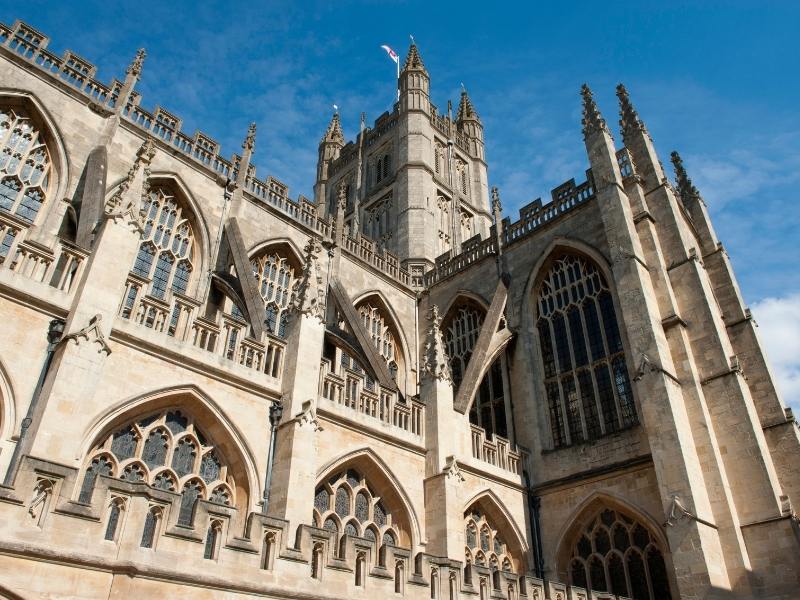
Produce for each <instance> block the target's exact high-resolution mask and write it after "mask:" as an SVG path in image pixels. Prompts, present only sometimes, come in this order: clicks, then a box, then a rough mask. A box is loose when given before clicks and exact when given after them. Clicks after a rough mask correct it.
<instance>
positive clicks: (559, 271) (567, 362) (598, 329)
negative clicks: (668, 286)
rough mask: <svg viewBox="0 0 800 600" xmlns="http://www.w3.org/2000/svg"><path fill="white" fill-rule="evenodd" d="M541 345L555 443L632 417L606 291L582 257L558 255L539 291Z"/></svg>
mask: <svg viewBox="0 0 800 600" xmlns="http://www.w3.org/2000/svg"><path fill="white" fill-rule="evenodd" d="M537 309H538V321H537V329H538V332H539V344H540V349H541V354H542V362H543V369H544V376H545V382H544V384H545V391H546V395H547V402H548V409H549V414H550V427H551V432H552V436H553V444H554V446H555V447H560V446H565V445H568V444H570V443H576V442H581V441H585V440H589V439H593V438H596V437H599V436H601V435H605V434H608V433H612V432H614V431H617V430H619V429H621V428H623V427H627V426H629V425H631V424H633V423H636V421H637V417H636V410H635V407H634V402H633V393H632V390H631V386H630V381H629V379H628V371H627V366H626V363H625V353H624V350H623V347H622V338H621V336H620V332H619V328H618V325H617V318H616V314H615V310H614V303H613V299H612V297H611V291H610V289H609V287H608V284H607V282H606V280H605V277H604V276H603V275H602V273H600V271H599V270H598V269H597V267H596V266H595V265H594V264H592V263H590V262H589V261H587V260H585V259H584V258H582V257H579V256H576V255H572V254H568V255H565V256H562V257H560V258H557V259H556V260H555V261H554V262H553V264H552V265H551V267H550V268H549V270H548V271H547V273H546V275H545V277H544V279H543V280H542V283H541V284H540V287H539V292H538V296H537Z"/></svg>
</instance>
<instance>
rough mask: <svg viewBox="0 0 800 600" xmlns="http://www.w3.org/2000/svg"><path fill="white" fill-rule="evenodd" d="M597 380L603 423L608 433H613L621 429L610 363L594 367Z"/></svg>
mask: <svg viewBox="0 0 800 600" xmlns="http://www.w3.org/2000/svg"><path fill="white" fill-rule="evenodd" d="M594 377H595V381H597V393H598V394H599V396H600V410H602V411H603V424H604V425H605V427H606V433H611V432H612V431H616V430H617V429H619V423H618V422H617V405H616V403H615V402H614V391H613V390H612V389H611V379H610V378H609V375H608V365H606V363H605V362H604V363H602V364H600V365H598V366H597V367H595V369H594Z"/></svg>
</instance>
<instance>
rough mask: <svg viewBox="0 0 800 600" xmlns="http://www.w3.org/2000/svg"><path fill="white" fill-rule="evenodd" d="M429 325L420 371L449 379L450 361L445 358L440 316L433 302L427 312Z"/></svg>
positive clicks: (438, 377) (444, 379) (429, 375)
mask: <svg viewBox="0 0 800 600" xmlns="http://www.w3.org/2000/svg"><path fill="white" fill-rule="evenodd" d="M428 318H429V320H430V325H429V326H428V333H427V340H426V342H425V353H424V356H423V364H422V373H423V377H433V378H434V379H438V380H440V381H450V380H451V379H452V377H451V373H450V363H449V361H448V360H447V351H446V350H445V347H444V340H443V339H442V330H441V326H442V317H441V315H440V314H439V307H438V306H436V305H435V304H434V305H433V306H432V307H431V310H430V312H429V314H428Z"/></svg>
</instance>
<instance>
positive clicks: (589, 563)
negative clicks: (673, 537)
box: [569, 509, 672, 600]
mask: <svg viewBox="0 0 800 600" xmlns="http://www.w3.org/2000/svg"><path fill="white" fill-rule="evenodd" d="M569 578H570V583H571V584H572V585H576V586H580V587H583V588H586V589H588V590H591V591H595V592H609V593H612V594H616V595H618V596H627V597H629V598H636V599H637V600H670V598H671V597H672V596H671V594H670V589H669V580H668V577H667V569H666V564H665V562H664V554H663V548H662V547H661V544H660V542H659V541H658V540H657V538H656V537H655V536H654V535H652V534H651V533H650V531H649V529H648V528H647V527H645V526H644V525H643V524H642V523H640V522H638V521H636V520H635V519H632V518H630V517H629V516H628V515H625V514H622V513H620V512H618V511H613V510H609V509H606V510H603V511H602V512H600V513H599V514H598V515H597V516H596V517H595V518H594V520H593V521H591V522H590V524H589V526H588V527H586V528H585V529H584V531H583V532H582V533H581V535H580V537H579V538H578V539H577V541H576V542H575V543H574V546H573V548H572V553H571V556H570V563H569Z"/></svg>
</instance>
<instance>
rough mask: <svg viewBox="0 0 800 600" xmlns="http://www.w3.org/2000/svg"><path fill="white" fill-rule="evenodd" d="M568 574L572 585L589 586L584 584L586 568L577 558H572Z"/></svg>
mask: <svg viewBox="0 0 800 600" xmlns="http://www.w3.org/2000/svg"><path fill="white" fill-rule="evenodd" d="M570 575H571V577H572V585H575V586H578V587H582V588H587V587H589V586H588V585H587V584H586V569H585V568H584V566H583V563H582V562H581V561H579V560H578V559H577V558H574V559H572V565H571V568H570Z"/></svg>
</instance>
